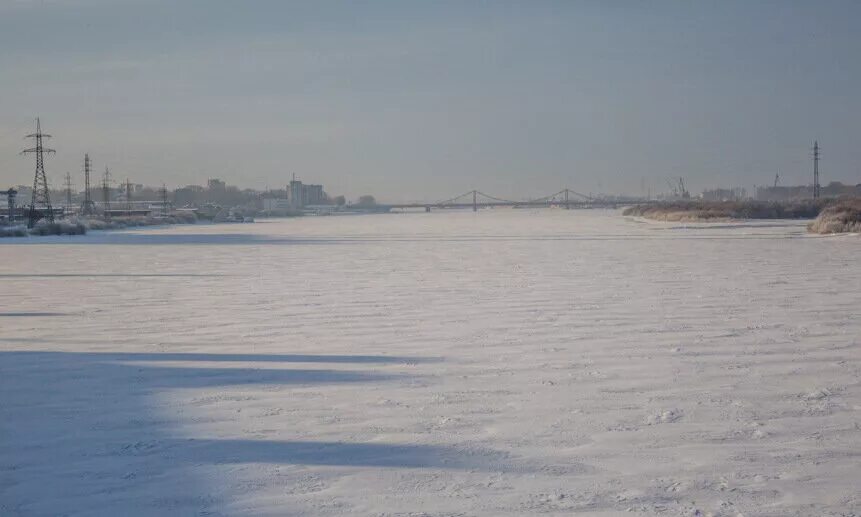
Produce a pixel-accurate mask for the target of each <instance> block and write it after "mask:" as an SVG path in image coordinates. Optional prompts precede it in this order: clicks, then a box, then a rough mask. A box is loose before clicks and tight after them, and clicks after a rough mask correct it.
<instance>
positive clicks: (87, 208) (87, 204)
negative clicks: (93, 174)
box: [81, 154, 96, 215]
mask: <svg viewBox="0 0 861 517" xmlns="http://www.w3.org/2000/svg"><path fill="white" fill-rule="evenodd" d="M91 165H92V162H90V155H89V154H85V155H84V204H83V205H82V206H81V211H82V212H83V213H84V215H93V213H95V211H96V210H95V208H96V205H95V203H93V198H92V197H91V195H90V167H91Z"/></svg>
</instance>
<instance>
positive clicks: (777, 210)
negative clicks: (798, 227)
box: [623, 199, 835, 222]
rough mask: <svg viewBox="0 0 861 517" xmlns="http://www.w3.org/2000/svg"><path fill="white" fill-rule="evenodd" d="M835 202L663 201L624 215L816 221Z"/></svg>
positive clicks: (669, 218)
mask: <svg viewBox="0 0 861 517" xmlns="http://www.w3.org/2000/svg"><path fill="white" fill-rule="evenodd" d="M834 201H835V200H824V199H823V200H815V201H814V200H810V201H786V202H777V201H753V200H745V201H702V200H689V201H662V202H657V203H649V204H641V205H634V206H631V207H628V208H626V209H625V211H624V212H623V215H628V216H638V217H645V218H646V219H653V220H656V221H668V222H698V221H699V222H702V221H729V220H733V219H736V220H738V219H813V218H814V217H816V216H817V215H818V214H819V212H820V211H821V210H822V208H823V207H825V206H827V205H828V204H829V203H832V202H834Z"/></svg>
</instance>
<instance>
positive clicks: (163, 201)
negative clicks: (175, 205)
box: [161, 183, 167, 217]
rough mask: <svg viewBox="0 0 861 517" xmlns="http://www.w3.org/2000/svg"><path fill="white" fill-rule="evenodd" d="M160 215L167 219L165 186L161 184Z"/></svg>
mask: <svg viewBox="0 0 861 517" xmlns="http://www.w3.org/2000/svg"><path fill="white" fill-rule="evenodd" d="M161 215H162V216H163V217H167V186H165V184H164V183H162V184H161Z"/></svg>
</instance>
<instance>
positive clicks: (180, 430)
mask: <svg viewBox="0 0 861 517" xmlns="http://www.w3.org/2000/svg"><path fill="white" fill-rule="evenodd" d="M859 257H861V238H859V237H858V236H852V235H850V236H840V237H811V236H808V235H806V234H805V232H804V225H803V223H792V222H779V221H778V222H770V223H761V224H713V225H705V224H701V225H687V226H684V225H673V224H658V223H645V222H641V221H635V220H631V219H627V218H624V217H622V216H620V215H619V214H618V213H616V212H609V211H607V212H605V211H582V210H572V211H564V210H486V211H480V212H479V213H477V214H474V213H472V212H450V213H431V214H424V213H422V214H399V215H395V214H392V215H374V216H358V217H318V218H303V219H293V220H271V221H262V222H258V223H255V224H247V225H199V226H177V227H170V228H157V229H144V230H135V231H128V232H108V233H92V234H90V235H87V236H84V237H75V238H40V239H35V238H33V239H19V240H14V241H13V240H4V241H3V242H2V243H0V293H2V294H0V515H3V516H7V515H9V516H15V515H61V514H62V515H72V516H78V515H81V516H83V515H106V516H108V515H271V516H276V515H277V516H281V515H347V514H349V515H483V516H499V515H528V514H537V513H541V514H551V515H552V514H556V515H569V514H571V513H575V512H583V513H586V514H588V513H592V514H595V515H615V514H622V513H624V514H625V515H655V514H663V515H707V514H708V513H711V514H713V515H729V516H736V515H738V514H743V515H745V516H748V517H750V516H754V515H756V516H759V515H769V516H785V515H856V514H858V513H859V512H861V489H859V486H861V485H860V484H859V479H861V316H859V312H861V311H859V308H861V266H859ZM697 512H700V513H699V514H697Z"/></svg>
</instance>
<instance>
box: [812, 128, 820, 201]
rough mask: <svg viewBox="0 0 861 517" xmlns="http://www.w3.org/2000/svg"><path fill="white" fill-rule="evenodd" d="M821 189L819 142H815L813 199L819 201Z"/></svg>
mask: <svg viewBox="0 0 861 517" xmlns="http://www.w3.org/2000/svg"><path fill="white" fill-rule="evenodd" d="M820 195H821V188H820V186H819V141H818V140H814V141H813V199H819V196H820Z"/></svg>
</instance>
